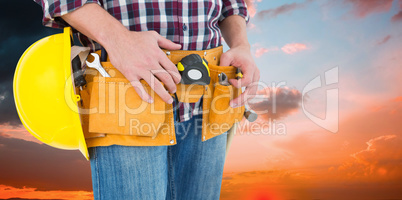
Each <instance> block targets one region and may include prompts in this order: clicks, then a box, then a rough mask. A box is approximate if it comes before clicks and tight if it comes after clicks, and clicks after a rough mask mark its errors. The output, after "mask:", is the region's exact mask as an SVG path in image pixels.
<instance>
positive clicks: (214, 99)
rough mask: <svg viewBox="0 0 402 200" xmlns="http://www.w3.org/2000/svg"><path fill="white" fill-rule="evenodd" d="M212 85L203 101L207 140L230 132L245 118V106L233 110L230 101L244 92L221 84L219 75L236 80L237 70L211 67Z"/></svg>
mask: <svg viewBox="0 0 402 200" xmlns="http://www.w3.org/2000/svg"><path fill="white" fill-rule="evenodd" d="M209 69H210V72H211V83H210V85H208V88H207V90H206V94H205V95H204V100H203V113H204V115H203V128H202V129H203V132H204V133H205V134H206V136H207V139H208V136H209V137H213V136H214V135H220V134H221V133H224V132H226V131H228V130H229V129H230V128H231V127H232V126H233V124H234V123H235V122H239V121H241V120H242V118H243V114H244V106H241V107H236V108H232V107H230V105H229V102H230V100H232V99H234V98H236V97H238V96H239V95H240V94H241V93H242V90H241V88H235V87H234V86H232V85H229V86H226V85H221V84H219V81H218V74H220V73H222V72H224V73H225V74H226V75H227V76H228V78H229V79H234V78H235V75H236V68H235V67H232V66H216V65H209Z"/></svg>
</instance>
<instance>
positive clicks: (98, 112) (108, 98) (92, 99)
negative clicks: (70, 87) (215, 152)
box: [81, 62, 244, 139]
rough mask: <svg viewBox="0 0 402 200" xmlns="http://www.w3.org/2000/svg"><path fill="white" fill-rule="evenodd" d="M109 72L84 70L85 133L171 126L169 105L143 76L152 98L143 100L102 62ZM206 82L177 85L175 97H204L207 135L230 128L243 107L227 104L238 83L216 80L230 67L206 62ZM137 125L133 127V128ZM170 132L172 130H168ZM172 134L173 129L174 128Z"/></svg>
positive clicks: (151, 133) (142, 132)
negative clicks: (102, 74) (207, 82)
mask: <svg viewBox="0 0 402 200" xmlns="http://www.w3.org/2000/svg"><path fill="white" fill-rule="evenodd" d="M102 66H103V68H104V69H105V70H106V72H108V74H110V76H111V77H106V78H105V77H102V76H101V75H100V73H99V72H97V71H96V70H92V69H87V71H86V73H85V74H86V76H85V79H86V81H87V87H86V88H85V89H84V90H82V91H81V98H82V106H81V107H82V108H84V109H85V112H81V119H82V125H83V130H84V135H85V138H93V137H102V136H104V135H105V134H120V135H135V136H146V137H156V136H157V135H158V134H166V133H163V131H166V130H168V131H174V128H171V127H173V126H174V124H173V123H174V122H173V120H171V119H173V109H172V106H171V105H170V104H166V103H165V102H164V101H163V100H162V99H161V98H160V97H159V96H158V95H157V94H156V93H155V92H154V91H153V90H152V89H151V87H150V86H149V85H148V84H147V83H146V82H145V81H143V80H141V84H142V86H143V87H144V88H145V90H146V92H148V94H150V95H151V96H152V98H153V99H154V103H151V104H150V103H147V102H145V101H143V100H142V99H141V98H140V96H139V95H138V94H137V92H136V91H135V90H134V87H132V85H131V83H130V82H129V81H128V80H127V79H126V78H125V77H124V75H123V74H121V73H120V72H119V71H118V70H117V69H116V68H114V67H113V66H112V65H111V63H110V62H102ZM209 68H210V73H211V74H210V75H211V83H210V84H209V85H206V86H203V85H184V84H178V85H177V92H176V94H177V98H178V100H179V101H180V102H185V103H195V102H197V101H198V100H199V99H200V98H201V97H203V125H202V132H203V134H204V135H205V136H206V139H209V138H212V137H213V136H214V135H219V134H221V133H223V132H226V131H227V130H229V129H230V128H231V127H232V125H233V124H234V122H236V121H240V120H241V119H242V117H243V113H244V106H242V107H238V108H232V107H230V106H229V102H230V100H231V99H233V98H236V97H237V96H239V95H240V94H241V92H242V90H241V88H240V89H238V88H235V87H233V86H224V85H220V84H219V83H218V74H219V73H221V72H224V73H226V74H227V76H228V78H230V79H232V78H235V72H236V68H235V67H222V66H217V65H211V64H209ZM133 127H136V128H133ZM167 134H169V135H170V134H172V133H167ZM173 134H174V133H173Z"/></svg>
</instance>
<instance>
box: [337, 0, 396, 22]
mask: <svg viewBox="0 0 402 200" xmlns="http://www.w3.org/2000/svg"><path fill="white" fill-rule="evenodd" d="M344 2H345V3H347V4H352V6H353V10H352V13H353V14H354V15H355V16H357V17H359V18H364V17H366V16H368V15H370V14H373V13H382V12H388V11H389V10H390V9H391V7H392V2H393V0H381V1H372V0H344Z"/></svg>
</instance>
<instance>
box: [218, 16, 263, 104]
mask: <svg viewBox="0 0 402 200" xmlns="http://www.w3.org/2000/svg"><path fill="white" fill-rule="evenodd" d="M219 27H220V28H221V31H222V34H223V38H225V41H226V43H227V44H228V45H229V47H230V50H229V51H227V52H226V53H224V54H222V56H221V61H220V65H221V66H229V65H231V66H234V67H238V68H240V69H241V71H242V73H243V78H242V79H239V80H234V79H232V80H229V82H230V83H231V84H232V85H233V86H234V87H236V88H241V87H246V90H245V91H244V93H243V94H241V95H240V96H239V97H237V98H236V99H233V100H232V101H230V106H231V107H238V106H242V105H244V104H245V102H246V101H247V99H249V98H251V97H253V96H254V95H255V93H256V92H257V89H258V80H260V70H259V69H258V68H257V66H256V65H255V63H254V59H253V57H252V56H251V52H250V44H249V43H248V40H247V32H246V21H245V20H244V18H243V17H241V16H238V15H231V16H229V17H227V18H225V19H224V20H223V21H221V22H220V23H219Z"/></svg>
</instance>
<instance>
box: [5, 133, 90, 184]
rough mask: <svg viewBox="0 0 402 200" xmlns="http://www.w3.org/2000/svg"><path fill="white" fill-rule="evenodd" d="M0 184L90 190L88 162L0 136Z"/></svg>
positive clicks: (69, 153)
mask: <svg viewBox="0 0 402 200" xmlns="http://www.w3.org/2000/svg"><path fill="white" fill-rule="evenodd" d="M0 163H1V165H0V185H8V186H13V187H17V188H22V187H24V186H25V187H32V188H37V189H38V190H63V191H66V190H70V191H75V190H86V191H92V183H91V171H90V164H89V161H86V160H85V158H84V157H83V156H82V155H81V153H80V152H79V151H67V150H60V149H56V148H53V147H50V146H48V145H45V144H37V143H34V142H29V141H25V140H21V139H16V138H9V137H4V136H3V134H2V133H0Z"/></svg>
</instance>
